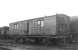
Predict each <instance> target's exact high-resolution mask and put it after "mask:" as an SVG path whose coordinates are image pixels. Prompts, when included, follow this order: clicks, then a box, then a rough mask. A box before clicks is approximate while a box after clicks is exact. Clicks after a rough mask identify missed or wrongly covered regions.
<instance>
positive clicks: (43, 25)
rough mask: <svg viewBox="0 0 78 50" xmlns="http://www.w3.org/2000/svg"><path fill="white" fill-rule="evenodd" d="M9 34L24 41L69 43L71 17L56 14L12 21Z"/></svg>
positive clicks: (18, 40)
mask: <svg viewBox="0 0 78 50" xmlns="http://www.w3.org/2000/svg"><path fill="white" fill-rule="evenodd" d="M9 35H10V36H11V37H14V36H15V37H14V38H15V39H16V41H17V42H22V43H25V42H27V43H28V42H30V43H41V44H49V43H50V44H56V43H58V42H60V43H67V42H69V38H70V17H69V16H67V15H64V14H56V15H52V16H45V17H40V18H35V19H29V20H24V21H18V22H14V23H10V24H9ZM13 35H14V36H13Z"/></svg>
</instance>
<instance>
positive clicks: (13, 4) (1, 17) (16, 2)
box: [0, 0, 78, 27]
mask: <svg viewBox="0 0 78 50" xmlns="http://www.w3.org/2000/svg"><path fill="white" fill-rule="evenodd" d="M56 13H62V14H67V15H69V16H77V15H78V1H77V0H0V27H2V26H8V25H9V23H11V22H15V21H20V20H26V19H31V18H37V17H42V16H48V15H54V14H56Z"/></svg>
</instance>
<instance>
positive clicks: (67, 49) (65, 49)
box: [0, 42, 78, 50]
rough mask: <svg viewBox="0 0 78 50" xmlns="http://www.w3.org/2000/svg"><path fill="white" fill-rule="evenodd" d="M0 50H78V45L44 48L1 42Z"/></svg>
mask: <svg viewBox="0 0 78 50" xmlns="http://www.w3.org/2000/svg"><path fill="white" fill-rule="evenodd" d="M0 50H78V45H77V44H74V45H67V46H42V45H26V44H23V45H22V44H10V43H3V42H0Z"/></svg>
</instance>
